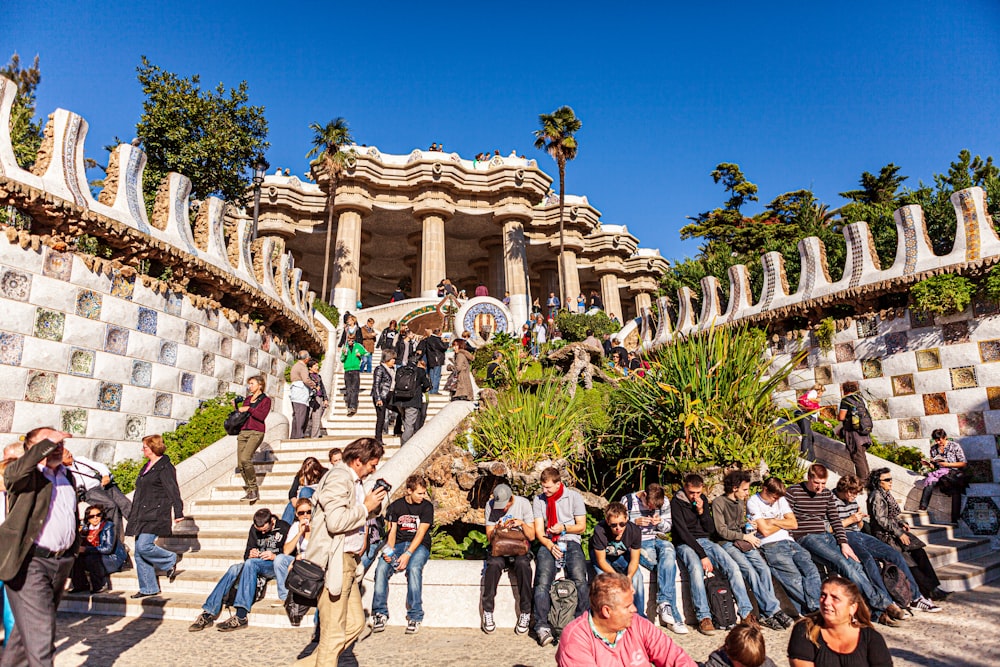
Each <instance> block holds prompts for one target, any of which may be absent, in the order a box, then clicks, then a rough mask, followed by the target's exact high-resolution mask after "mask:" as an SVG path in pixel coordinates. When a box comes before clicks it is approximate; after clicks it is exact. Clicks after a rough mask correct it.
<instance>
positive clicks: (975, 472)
mask: <svg viewBox="0 0 1000 667" xmlns="http://www.w3.org/2000/svg"><path fill="white" fill-rule="evenodd" d="M965 472H966V473H968V475H969V477H970V478H971V479H970V480H969V481H970V482H971V483H972V484H992V483H993V461H991V460H990V459H981V460H978V461H969V462H968V463H967V464H966V466H965Z"/></svg>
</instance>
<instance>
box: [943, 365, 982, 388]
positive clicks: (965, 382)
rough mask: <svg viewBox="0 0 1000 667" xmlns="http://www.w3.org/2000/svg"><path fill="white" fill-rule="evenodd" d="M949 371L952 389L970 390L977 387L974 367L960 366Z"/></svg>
mask: <svg viewBox="0 0 1000 667" xmlns="http://www.w3.org/2000/svg"><path fill="white" fill-rule="evenodd" d="M950 370H951V388H952V389H970V388H972V387H978V386H979V382H978V381H977V380H976V367H975V366H961V367H959V368H952V369H950Z"/></svg>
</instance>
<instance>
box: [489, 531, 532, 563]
mask: <svg viewBox="0 0 1000 667" xmlns="http://www.w3.org/2000/svg"><path fill="white" fill-rule="evenodd" d="M527 553H528V538H527V537H525V535H524V531H523V530H521V529H520V528H518V527H513V528H501V527H500V526H497V527H496V528H495V529H494V530H493V533H492V534H491V535H490V555H491V556H497V557H500V556H524V555H525V554H527Z"/></svg>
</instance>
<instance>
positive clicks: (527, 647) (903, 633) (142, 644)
mask: <svg viewBox="0 0 1000 667" xmlns="http://www.w3.org/2000/svg"><path fill="white" fill-rule="evenodd" d="M942 606H943V607H944V609H945V611H944V612H943V613H940V614H927V613H918V616H916V617H915V618H914V619H912V620H910V621H907V622H906V623H904V625H903V627H900V628H884V627H882V626H879V631H880V632H882V633H883V635H884V636H885V638H886V641H887V642H888V644H889V648H890V649H891V650H892V655H893V657H894V661H895V667H916V666H920V667H995V666H996V665H1000V634H998V633H997V628H998V627H1000V586H997V585H991V586H982V587H980V588H978V589H976V590H974V591H968V592H962V593H954V594H953V595H952V596H951V598H950V599H949V600H948V601H947V602H945V603H943V604H942ZM192 620H193V619H192ZM60 621H61V625H60V631H59V634H58V637H59V639H58V642H57V645H58V651H59V653H58V656H57V659H56V665H57V667H81V666H86V667H106V666H108V665H122V666H126V667H130V666H132V665H136V666H138V665H157V666H158V667H159V666H161V665H162V666H163V667H187V666H189V665H211V666H212V667H245V666H246V665H252V666H253V667H272V666H278V665H290V664H292V662H294V658H295V656H296V654H297V653H298V652H299V651H300V650H301V649H302V647H304V646H305V645H306V643H307V642H308V641H309V638H310V636H311V634H312V630H311V629H306V628H303V629H296V630H288V629H274V628H253V627H251V628H248V629H246V630H240V631H237V632H234V633H228V634H223V633H220V632H217V631H216V630H214V629H210V630H205V631H203V632H199V633H189V632H188V631H187V625H188V624H187V623H184V622H178V621H157V620H152V619H135V618H133V619H129V618H115V617H109V616H78V615H73V614H64V615H61V616H60ZM764 632H765V637H766V639H767V642H768V649H769V653H770V655H771V657H772V658H773V659H774V660H775V662H776V663H777V664H778V665H779V666H780V667H785V666H786V665H787V664H788V661H787V659H786V658H785V656H784V649H785V641H786V638H787V632H785V633H778V632H773V631H771V630H766V629H765V630H764ZM668 634H669V635H670V637H671V638H676V639H678V640H679V643H680V645H681V646H683V647H684V649H685V650H687V651H688V653H690V654H691V656H692V657H693V658H694V659H695V660H704V659H705V658H707V657H708V654H709V653H711V651H712V650H714V649H715V648H717V647H718V646H719V645H720V644H721V643H722V639H723V635H722V634H721V633H720V634H719V635H717V636H715V637H703V636H702V635H699V634H698V633H696V632H692V633H691V634H689V635H685V636H683V637H677V635H674V634H672V633H668ZM357 656H358V660H359V662H360V663H361V664H362V665H365V666H368V665H372V666H374V665H377V666H378V667H395V666H396V665H400V666H402V665H406V666H407V667H412V666H414V665H418V666H423V665H456V666H457V665H461V666H463V667H476V666H479V665H482V666H483V667H487V666H488V667H520V666H524V667H528V666H541V665H553V664H555V663H554V656H555V649H554V648H553V647H551V646H550V647H545V648H541V647H539V646H538V645H537V644H536V643H535V642H534V641H533V640H530V639H528V638H525V637H516V636H515V635H514V634H513V632H511V631H509V630H507V631H501V630H498V631H497V632H496V633H495V634H493V635H490V636H486V635H484V634H483V633H481V632H479V631H478V630H469V629H460V630H451V629H440V628H422V629H421V631H420V633H419V634H418V635H416V636H406V635H404V634H403V628H401V627H390V628H388V629H387V630H386V631H385V633H384V634H381V635H375V636H373V637H370V638H369V639H367V640H365V641H364V642H362V643H361V644H360V645H359V646H358V649H357Z"/></svg>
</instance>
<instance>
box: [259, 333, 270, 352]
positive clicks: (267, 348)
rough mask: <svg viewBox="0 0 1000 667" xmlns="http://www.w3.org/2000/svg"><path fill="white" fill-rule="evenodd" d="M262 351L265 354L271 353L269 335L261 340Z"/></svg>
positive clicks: (265, 335)
mask: <svg viewBox="0 0 1000 667" xmlns="http://www.w3.org/2000/svg"><path fill="white" fill-rule="evenodd" d="M260 349H262V350H264V351H265V352H268V351H270V349H271V336H270V335H269V334H267V333H265V334H264V335H263V336H261V338H260Z"/></svg>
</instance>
